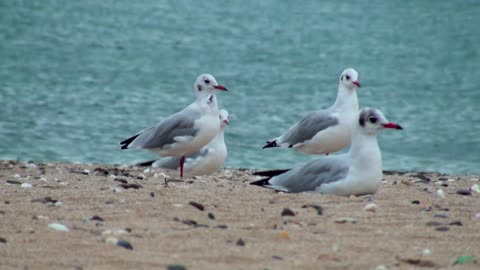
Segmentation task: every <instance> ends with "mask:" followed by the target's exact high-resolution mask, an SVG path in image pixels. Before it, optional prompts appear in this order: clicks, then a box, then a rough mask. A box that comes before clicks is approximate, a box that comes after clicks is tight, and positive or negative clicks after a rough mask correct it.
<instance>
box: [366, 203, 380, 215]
mask: <svg viewBox="0 0 480 270" xmlns="http://www.w3.org/2000/svg"><path fill="white" fill-rule="evenodd" d="M377 209H378V206H377V205H376V204H374V203H369V204H367V205H366V206H365V207H364V208H363V210H365V211H368V212H374V213H375V212H377Z"/></svg>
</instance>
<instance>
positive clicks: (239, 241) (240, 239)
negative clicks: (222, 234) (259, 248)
mask: <svg viewBox="0 0 480 270" xmlns="http://www.w3.org/2000/svg"><path fill="white" fill-rule="evenodd" d="M235 244H236V245H237V246H241V247H243V246H245V241H243V239H242V238H239V239H238V240H237V242H236V243H235Z"/></svg>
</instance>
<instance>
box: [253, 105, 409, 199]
mask: <svg viewBox="0 0 480 270" xmlns="http://www.w3.org/2000/svg"><path fill="white" fill-rule="evenodd" d="M357 121H358V122H357V124H356V126H355V127H354V130H353V134H352V144H351V146H350V151H349V152H348V153H345V154H341V155H335V156H321V157H319V158H317V159H314V160H312V161H309V162H307V163H306V164H304V165H299V166H297V167H294V168H293V169H291V170H279V171H267V172H259V173H256V174H257V175H263V176H267V178H264V179H262V180H259V181H256V182H253V183H251V184H252V185H259V186H264V187H268V188H273V189H276V190H280V191H285V192H304V191H313V192H319V193H326V194H336V195H342V196H350V195H357V196H358V195H365V194H373V193H375V192H376V191H377V189H378V188H379V186H380V183H381V181H382V155H381V153H380V148H379V147H378V142H377V134H378V133H379V132H380V131H382V130H383V129H384V128H393V129H402V127H401V126H399V125H397V124H395V123H391V122H388V120H387V119H386V118H385V116H383V114H382V112H380V111H379V110H377V109H372V108H364V109H362V110H361V111H360V116H357Z"/></svg>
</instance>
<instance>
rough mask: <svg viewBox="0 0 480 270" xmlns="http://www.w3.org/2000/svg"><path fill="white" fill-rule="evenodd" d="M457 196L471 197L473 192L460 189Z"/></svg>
mask: <svg viewBox="0 0 480 270" xmlns="http://www.w3.org/2000/svg"><path fill="white" fill-rule="evenodd" d="M457 194H459V195H464V196H471V195H472V192H471V191H470V190H468V189H459V190H457Z"/></svg>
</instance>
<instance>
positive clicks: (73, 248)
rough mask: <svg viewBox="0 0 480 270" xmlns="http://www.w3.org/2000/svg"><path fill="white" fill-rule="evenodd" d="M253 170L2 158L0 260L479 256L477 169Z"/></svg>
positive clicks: (55, 263)
mask: <svg viewBox="0 0 480 270" xmlns="http://www.w3.org/2000/svg"><path fill="white" fill-rule="evenodd" d="M251 172H252V170H249V169H225V170H224V171H222V172H218V173H215V174H213V175H211V176H208V177H184V178H183V179H182V180H180V179H178V177H176V176H174V175H171V174H170V175H169V173H166V172H165V171H163V170H161V169H152V168H150V169H147V168H145V167H134V166H127V165H104V164H80V163H27V162H18V161H8V160H4V161H0V184H1V188H0V192H1V195H0V196H1V198H2V199H1V200H0V218H1V220H2V222H0V268H1V269H18V268H29V269H166V268H167V267H168V266H169V265H182V266H184V267H185V269H292V268H295V269H317V268H318V267H319V265H321V268H335V269H405V268H413V267H420V266H423V267H427V268H428V267H430V268H434V269H436V268H450V267H453V264H454V262H455V260H456V259H457V258H458V257H459V256H473V259H472V260H471V261H469V262H465V264H464V265H462V266H461V267H462V269H476V268H477V267H478V266H479V265H478V264H479V263H478V262H477V261H479V259H480V249H479V248H478V243H480V231H479V230H478V226H480V193H478V192H477V191H475V189H472V187H473V186H475V185H477V186H478V185H480V180H479V177H478V176H453V175H447V174H441V173H431V172H394V171H385V172H384V181H382V184H381V187H380V189H379V191H378V192H377V193H375V194H374V195H371V196H360V197H355V196H351V197H340V196H334V195H322V194H313V193H296V194H288V193H282V192H275V191H273V190H270V189H266V188H261V187H257V186H251V185H249V182H252V181H254V180H255V179H256V176H253V175H251ZM165 178H166V179H167V181H165ZM440 189H441V190H442V192H441V193H439V190H440ZM52 224H57V225H52ZM60 225H63V226H65V227H61V226H60ZM62 229H66V230H68V231H61V230H62Z"/></svg>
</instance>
